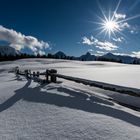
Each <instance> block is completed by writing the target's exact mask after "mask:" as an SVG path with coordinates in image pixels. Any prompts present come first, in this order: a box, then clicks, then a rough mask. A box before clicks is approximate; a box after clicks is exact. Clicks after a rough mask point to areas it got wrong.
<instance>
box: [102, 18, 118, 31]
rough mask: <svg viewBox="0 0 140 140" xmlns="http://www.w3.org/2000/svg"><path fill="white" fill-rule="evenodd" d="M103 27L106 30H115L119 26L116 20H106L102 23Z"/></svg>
mask: <svg viewBox="0 0 140 140" xmlns="http://www.w3.org/2000/svg"><path fill="white" fill-rule="evenodd" d="M104 28H105V29H106V30H108V31H112V32H113V31H115V30H117V29H118V28H119V26H118V24H117V22H115V21H107V22H105V23H104Z"/></svg>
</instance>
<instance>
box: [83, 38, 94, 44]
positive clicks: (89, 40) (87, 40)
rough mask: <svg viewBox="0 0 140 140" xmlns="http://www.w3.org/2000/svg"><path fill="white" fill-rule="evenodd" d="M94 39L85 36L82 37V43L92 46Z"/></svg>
mask: <svg viewBox="0 0 140 140" xmlns="http://www.w3.org/2000/svg"><path fill="white" fill-rule="evenodd" d="M92 40H93V39H92V38H91V39H89V38H87V37H83V38H82V43H83V44H87V45H89V46H91V45H93V44H94V42H93V41H92Z"/></svg>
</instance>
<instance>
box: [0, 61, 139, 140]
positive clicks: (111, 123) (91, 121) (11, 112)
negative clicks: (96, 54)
mask: <svg viewBox="0 0 140 140" xmlns="http://www.w3.org/2000/svg"><path fill="white" fill-rule="evenodd" d="M15 66H20V68H22V69H26V68H30V69H32V70H35V71H37V70H40V71H45V69H47V68H56V69H57V70H58V73H60V74H66V75H69V76H75V77H81V78H86V79H90V80H97V81H101V82H102V81H104V82H107V83H111V84H112V83H113V84H118V85H123V86H127V87H129V86H130V87H133V88H139V83H140V81H139V75H140V70H139V69H140V66H134V65H124V64H118V63H109V62H108V63H107V62H78V61H66V60H52V59H24V60H18V61H13V62H2V63H0V79H1V81H0V139H2V140H19V139H20V140H22V139H24V140H46V139H50V140H51V139H60V140H63V139H74V140H76V139H77V140H78V139H91V140H93V139H103V140H106V139H113V140H120V139H123V140H127V139H130V140H131V139H133V140H135V139H139V138H140V133H139V130H140V113H139V112H138V111H134V110H132V109H130V108H127V107H124V106H122V105H119V104H117V103H116V102H114V101H110V100H107V98H112V99H114V100H117V101H120V102H125V103H128V104H130V105H135V106H137V107H140V99H139V97H132V96H129V95H124V94H121V93H117V92H112V91H107V90H103V89H99V88H96V87H90V86H86V85H83V84H78V83H75V82H71V81H67V80H64V79H58V81H59V82H58V83H50V84H46V85H39V84H38V83H36V82H34V81H33V80H29V79H28V80H27V79H26V78H24V77H22V76H18V75H17V76H16V75H15V74H14V73H9V70H11V69H12V68H14V67H15ZM113 70H114V71H113ZM78 71H79V72H78ZM103 74H104V75H103ZM107 74H108V75H107ZM122 74H124V75H122ZM101 75H103V77H102V76H101ZM125 77H126V79H124V78H125ZM114 78H115V79H114ZM132 78H133V79H132ZM134 78H135V79H134ZM120 79H121V80H120ZM127 80H129V81H127ZM137 82H138V83H137Z"/></svg>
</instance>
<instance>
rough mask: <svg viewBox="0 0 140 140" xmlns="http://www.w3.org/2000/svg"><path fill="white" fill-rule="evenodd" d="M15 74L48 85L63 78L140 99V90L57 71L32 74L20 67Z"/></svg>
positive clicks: (50, 70) (48, 70) (49, 70)
mask: <svg viewBox="0 0 140 140" xmlns="http://www.w3.org/2000/svg"><path fill="white" fill-rule="evenodd" d="M15 73H16V74H19V75H23V76H26V77H27V78H35V79H36V80H37V81H38V82H40V83H48V82H54V83H56V82H57V78H63V79H66V80H70V81H74V82H77V83H82V84H84V85H89V86H94V87H98V88H102V89H105V90H110V91H115V92H120V93H123V94H128V95H131V96H137V97H140V89H135V88H129V87H123V86H118V85H113V84H108V83H103V82H98V81H91V80H86V79H82V78H76V77H72V76H66V75H62V74H58V73H57V70H55V69H47V70H46V71H45V72H42V73H41V72H39V71H37V72H31V70H24V71H21V70H19V67H16V68H15ZM40 76H44V78H40Z"/></svg>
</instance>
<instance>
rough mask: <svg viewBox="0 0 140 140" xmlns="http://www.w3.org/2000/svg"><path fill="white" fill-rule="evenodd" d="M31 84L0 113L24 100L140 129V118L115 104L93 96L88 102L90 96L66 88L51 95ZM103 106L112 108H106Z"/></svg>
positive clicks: (3, 104)
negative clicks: (106, 117)
mask: <svg viewBox="0 0 140 140" xmlns="http://www.w3.org/2000/svg"><path fill="white" fill-rule="evenodd" d="M18 78H19V77H18ZM19 79H20V78H19ZM30 84H31V80H30V79H28V81H27V83H26V84H25V86H24V87H23V88H21V89H18V90H16V91H15V95H13V96H12V97H11V98H10V99H8V100H7V101H5V102H4V103H2V104H1V105H0V112H2V111H4V110H6V109H8V108H9V107H11V106H12V105H14V104H15V103H16V102H17V101H19V100H21V99H22V100H25V101H29V102H36V103H46V104H50V105H56V106H59V107H67V108H71V109H76V110H82V111H86V112H90V113H97V114H103V115H106V116H110V117H113V118H117V119H120V120H123V121H125V122H128V123H130V124H133V125H135V126H138V127H140V118H139V117H137V116H134V115H132V114H130V113H127V112H125V111H122V110H118V109H115V108H112V107H111V106H113V103H110V102H108V101H105V100H102V99H99V98H97V97H94V96H91V98H89V100H87V98H88V95H86V94H84V93H82V92H81V91H80V92H78V91H73V90H70V89H67V88H64V87H55V89H57V91H58V93H59V94H58V93H57V94H55V93H50V92H49V90H51V89H48V90H47V92H44V91H41V88H42V86H38V87H35V88H29V85H30ZM61 92H64V93H65V94H68V96H64V95H61ZM103 104H105V105H110V106H105V105H103Z"/></svg>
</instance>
